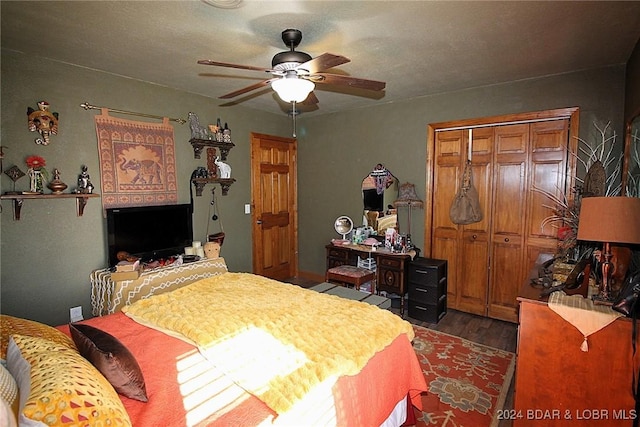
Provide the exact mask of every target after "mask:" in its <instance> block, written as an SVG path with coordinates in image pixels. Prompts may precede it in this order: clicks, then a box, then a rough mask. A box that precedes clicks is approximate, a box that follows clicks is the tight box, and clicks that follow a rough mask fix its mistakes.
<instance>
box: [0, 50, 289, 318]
mask: <svg viewBox="0 0 640 427" xmlns="http://www.w3.org/2000/svg"><path fill="white" fill-rule="evenodd" d="M1 65H2V82H1V83H2V100H1V107H2V118H1V120H2V122H1V137H2V139H1V144H2V145H3V146H5V147H6V148H5V154H6V155H5V158H4V161H3V166H4V168H5V169H6V168H8V167H11V166H12V165H14V164H15V165H18V166H19V167H20V168H21V169H22V170H23V171H25V172H26V166H25V163H24V159H25V158H26V157H27V156H28V155H31V154H37V155H41V156H43V157H44V158H45V160H46V161H47V169H48V170H49V171H51V170H52V169H53V168H54V167H55V168H58V169H59V170H60V171H61V174H62V176H61V178H62V180H63V181H64V182H65V183H67V185H69V186H70V187H71V188H73V187H75V182H76V179H77V175H78V173H80V167H81V165H83V164H86V165H87V166H88V168H89V173H90V174H91V178H92V181H93V183H94V185H96V187H97V188H96V190H95V191H96V192H97V193H100V191H101V190H100V178H99V176H100V172H99V170H100V169H99V161H98V149H97V142H96V134H95V126H94V121H93V117H94V116H95V115H96V114H99V112H98V111H96V110H92V111H86V110H84V109H83V108H80V106H79V105H80V104H81V103H83V102H85V101H86V102H89V103H91V104H93V105H99V106H107V107H112V108H117V109H121V110H127V111H137V112H142V113H147V114H155V115H161V116H168V117H183V118H186V117H187V113H188V112H189V111H193V112H195V113H197V114H198V116H199V118H200V121H201V122H202V123H215V120H216V118H218V117H220V118H221V119H222V121H223V122H228V124H229V127H230V128H231V132H232V139H233V142H234V144H235V147H234V148H233V149H232V150H231V152H230V154H229V157H228V158H227V163H229V164H230V165H231V168H232V177H233V178H235V179H236V180H237V181H236V182H235V183H234V184H233V185H232V186H231V189H230V191H229V194H228V195H227V196H222V194H221V191H220V188H219V187H218V189H217V192H216V195H217V198H218V208H219V210H220V216H221V218H222V223H223V224H224V229H225V232H226V233H227V237H226V239H225V241H224V245H223V248H222V255H223V256H224V257H225V258H226V259H227V263H228V265H229V268H230V269H231V270H233V271H251V243H250V242H251V221H250V215H244V204H245V203H249V202H250V197H251V190H250V170H249V164H250V154H249V133H250V132H261V133H266V134H272V135H282V136H289V135H290V132H291V125H290V122H289V120H288V118H287V117H286V116H284V115H274V114H269V113H264V112H259V111H255V110H251V109H247V108H242V107H224V108H221V107H218V100H217V99H215V98H208V97H205V96H201V95H196V94H191V93H185V92H179V91H175V90H172V89H168V88H165V87H161V86H157V85H151V84H148V83H144V82H140V81H136V80H131V79H125V78H121V77H117V76H113V75H109V74H104V73H99V72H95V71H92V70H88V69H84V68H78V67H72V66H68V65H65V64H61V63H56V62H51V61H47V60H43V59H38V58H34V57H28V56H25V55H23V54H20V53H15V52H10V51H6V50H3V51H2V64H1ZM40 100H46V101H48V102H49V103H50V104H51V110H52V111H57V112H58V113H59V114H60V130H59V132H58V135H54V136H52V142H51V144H50V145H48V146H46V147H45V146H38V145H36V144H35V143H34V142H33V140H34V139H35V137H36V135H37V134H36V133H35V132H29V130H28V129H27V115H26V111H27V107H32V108H36V107H37V106H36V103H37V102H38V101H40ZM114 115H116V116H117V114H114ZM122 117H127V118H129V119H140V120H145V119H142V118H135V117H132V116H122ZM172 123H173V127H174V136H175V144H176V163H177V164H176V166H177V170H178V181H179V187H178V197H179V202H180V203H188V202H189V177H190V176H191V172H192V171H193V169H195V168H196V166H206V156H203V158H202V159H200V160H196V159H194V157H193V149H192V147H191V145H190V144H189V142H188V141H189V138H190V137H191V133H190V130H189V125H188V124H184V125H180V124H177V123H175V122H172ZM0 182H1V186H2V187H1V189H2V192H5V191H8V190H11V189H12V183H11V180H10V179H9V177H7V176H6V175H5V174H2V177H1V178H0ZM28 186H29V184H28V178H27V177H23V178H22V179H21V180H19V181H18V182H17V187H16V188H17V189H18V190H27V189H28ZM210 190H211V186H207V187H206V188H205V190H204V192H203V196H202V197H198V198H195V215H194V235H195V236H194V237H195V239H197V240H205V239H206V229H207V222H208V219H209V212H208V210H209V202H210V201H211V191H210ZM0 221H1V226H0V233H1V234H0V238H1V248H0V250H1V253H0V256H1V261H2V262H1V276H0V279H1V282H0V286H1V294H0V298H1V299H0V304H1V306H0V311H1V312H2V313H5V314H11V315H16V316H22V317H27V318H30V319H34V320H39V321H43V322H47V323H50V324H61V323H65V322H67V321H68V320H69V308H70V307H72V306H77V305H82V306H83V311H84V315H85V317H87V316H90V313H91V309H90V307H91V306H90V283H89V274H90V273H91V271H92V270H94V269H97V268H102V267H104V266H105V265H106V264H107V255H106V223H105V221H104V218H103V214H102V206H101V200H100V199H90V200H89V203H88V205H87V207H86V210H85V213H84V216H82V217H77V216H76V213H75V200H74V199H62V200H55V201H44V200H27V201H25V203H24V206H23V208H22V219H21V220H20V221H13V219H12V204H11V202H10V201H7V200H3V201H2V214H0ZM210 224H211V225H210V231H211V232H217V231H219V229H218V228H217V227H218V226H219V224H218V223H213V222H210ZM167 227H171V224H167ZM158 232H159V233H161V232H162V230H158Z"/></svg>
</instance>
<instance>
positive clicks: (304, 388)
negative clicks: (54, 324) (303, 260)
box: [122, 273, 414, 414]
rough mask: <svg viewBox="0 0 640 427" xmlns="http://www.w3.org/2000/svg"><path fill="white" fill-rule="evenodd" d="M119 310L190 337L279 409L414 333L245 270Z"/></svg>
mask: <svg viewBox="0 0 640 427" xmlns="http://www.w3.org/2000/svg"><path fill="white" fill-rule="evenodd" d="M122 311H123V312H125V313H126V314H127V315H128V316H129V317H131V318H133V319H134V320H136V321H138V322H140V323H143V324H145V325H148V326H152V327H155V328H157V329H161V330H166V331H169V332H170V333H173V334H178V335H181V336H182V337H183V338H186V339H187V340H189V341H192V342H193V343H195V344H196V345H197V346H198V347H199V348H200V350H201V352H203V354H204V355H205V356H206V357H207V358H208V359H210V360H211V361H212V362H213V363H214V364H216V365H218V366H219V367H220V368H221V369H223V370H224V371H225V372H226V373H227V374H228V375H230V376H231V378H233V380H234V381H235V382H236V383H238V384H239V385H240V386H241V387H243V388H245V389H246V390H247V391H248V392H250V393H252V394H254V395H256V396H257V397H259V398H260V399H262V400H263V401H264V402H265V404H267V406H269V407H270V408H271V409H272V410H274V411H275V412H276V413H278V414H281V413H283V412H286V411H287V410H288V409H289V408H291V406H292V405H293V404H294V403H296V402H297V401H298V400H299V399H301V398H302V397H303V396H304V395H305V394H306V393H307V392H308V391H309V390H311V389H312V388H313V387H314V386H317V385H319V384H320V383H323V385H325V386H327V385H328V384H329V385H330V384H331V383H332V381H334V380H335V379H336V378H337V377H338V376H341V375H355V374H357V373H358V372H359V371H360V370H361V369H362V368H363V367H364V366H365V364H366V363H367V361H368V360H369V359H370V358H371V357H372V356H373V355H374V354H375V353H376V352H378V351H380V350H382V349H384V348H385V347H386V346H387V345H389V344H390V343H391V342H392V341H393V339H394V338H396V337H397V336H398V335H400V334H403V333H404V334H406V335H407V339H408V340H412V339H413V336H414V333H413V328H412V327H411V325H410V324H409V323H408V322H406V321H404V320H402V319H401V318H399V317H398V316H396V315H394V314H393V313H391V312H389V311H386V310H381V309H379V308H378V307H376V306H372V305H369V304H366V303H361V302H356V301H351V300H347V299H343V298H339V297H336V296H333V295H327V294H321V293H317V292H315V291H311V290H307V289H303V288H300V287H298V286H295V285H289V284H284V283H281V282H278V281H275V280H271V279H268V278H265V277H261V276H257V275H253V274H249V273H224V274H222V275H219V276H215V277H211V278H208V279H203V280H200V281H198V282H196V283H193V284H191V285H189V286H186V287H184V288H181V289H178V290H175V291H173V292H170V293H166V294H162V295H157V296H154V297H151V298H148V299H145V300H141V301H138V302H136V303H134V304H132V305H130V306H127V307H124V308H123V309H122ZM245 368H247V369H248V370H247V369H245Z"/></svg>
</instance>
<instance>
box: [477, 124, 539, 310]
mask: <svg viewBox="0 0 640 427" xmlns="http://www.w3.org/2000/svg"><path fill="white" fill-rule="evenodd" d="M493 162H494V164H493V167H494V176H493V219H492V226H491V261H490V266H491V267H490V268H491V275H490V280H489V282H490V284H489V305H488V313H487V314H488V316H489V317H492V318H496V319H503V320H511V321H515V320H517V317H516V307H517V301H516V297H517V294H518V290H519V289H520V286H522V280H521V279H523V269H524V268H525V267H524V266H523V265H522V264H523V263H522V261H523V256H522V253H523V252H522V249H523V248H524V244H525V237H524V230H525V223H526V213H527V209H526V206H527V178H528V177H527V173H528V164H529V125H528V124H519V125H508V126H498V127H496V128H495V155H494V159H493Z"/></svg>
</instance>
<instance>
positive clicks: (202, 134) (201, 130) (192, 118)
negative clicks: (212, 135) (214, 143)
mask: <svg viewBox="0 0 640 427" xmlns="http://www.w3.org/2000/svg"><path fill="white" fill-rule="evenodd" d="M188 118H189V128H190V129H191V138H192V139H209V132H208V131H207V128H205V127H204V126H202V125H201V124H200V119H198V115H197V114H196V113H192V112H189V114H188Z"/></svg>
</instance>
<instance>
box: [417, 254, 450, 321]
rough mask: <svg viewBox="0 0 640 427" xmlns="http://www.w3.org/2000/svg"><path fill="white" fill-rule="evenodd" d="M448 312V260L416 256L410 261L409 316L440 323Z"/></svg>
mask: <svg viewBox="0 0 640 427" xmlns="http://www.w3.org/2000/svg"><path fill="white" fill-rule="evenodd" d="M446 313H447V261H446V260H441V259H430V258H415V259H414V260H413V261H411V262H410V263H409V317H412V318H414V319H417V320H422V321H424V322H429V323H438V321H439V320H440V319H442V317H443V316H444V315H445V314H446Z"/></svg>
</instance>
